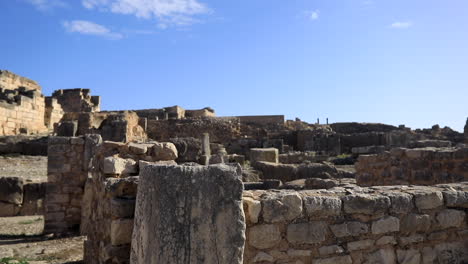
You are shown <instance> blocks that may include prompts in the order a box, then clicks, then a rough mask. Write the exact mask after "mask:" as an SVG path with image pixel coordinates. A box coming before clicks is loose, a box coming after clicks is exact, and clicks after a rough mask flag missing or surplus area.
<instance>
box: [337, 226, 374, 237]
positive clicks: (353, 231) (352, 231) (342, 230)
mask: <svg viewBox="0 0 468 264" xmlns="http://www.w3.org/2000/svg"><path fill="white" fill-rule="evenodd" d="M330 229H331V231H332V233H333V234H334V235H335V236H336V237H338V238H341V237H347V236H359V235H362V234H367V233H368V232H369V226H368V225H367V224H364V223H361V222H347V223H343V224H338V225H331V226H330Z"/></svg>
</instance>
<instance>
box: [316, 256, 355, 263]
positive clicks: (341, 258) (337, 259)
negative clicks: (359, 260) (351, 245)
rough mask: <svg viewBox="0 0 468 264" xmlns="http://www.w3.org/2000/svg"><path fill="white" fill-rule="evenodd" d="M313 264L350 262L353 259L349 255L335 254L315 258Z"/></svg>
mask: <svg viewBox="0 0 468 264" xmlns="http://www.w3.org/2000/svg"><path fill="white" fill-rule="evenodd" d="M313 263H314V264H352V263H353V259H352V258H351V256H349V255H346V256H337V257H331V258H325V259H317V260H314V261H313Z"/></svg>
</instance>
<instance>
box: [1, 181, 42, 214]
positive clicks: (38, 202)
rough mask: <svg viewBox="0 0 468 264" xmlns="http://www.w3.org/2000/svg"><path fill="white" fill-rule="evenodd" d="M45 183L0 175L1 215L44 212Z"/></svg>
mask: <svg viewBox="0 0 468 264" xmlns="http://www.w3.org/2000/svg"><path fill="white" fill-rule="evenodd" d="M45 185H46V184H45V183H43V182H37V183H24V181H23V179H22V178H18V177H0V217H7V216H18V215H41V214H43V200H44V196H45Z"/></svg>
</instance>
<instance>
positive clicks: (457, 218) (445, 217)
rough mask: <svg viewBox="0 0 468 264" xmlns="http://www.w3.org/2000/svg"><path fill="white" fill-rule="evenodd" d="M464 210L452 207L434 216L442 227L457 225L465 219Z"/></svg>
mask: <svg viewBox="0 0 468 264" xmlns="http://www.w3.org/2000/svg"><path fill="white" fill-rule="evenodd" d="M465 215H466V214H465V212H463V211H460V210H454V209H445V210H443V211H441V212H439V213H438V214H437V216H436V219H437V222H438V223H439V225H440V227H441V228H442V229H445V228H450V227H459V226H460V225H461V224H462V223H463V222H464V220H465Z"/></svg>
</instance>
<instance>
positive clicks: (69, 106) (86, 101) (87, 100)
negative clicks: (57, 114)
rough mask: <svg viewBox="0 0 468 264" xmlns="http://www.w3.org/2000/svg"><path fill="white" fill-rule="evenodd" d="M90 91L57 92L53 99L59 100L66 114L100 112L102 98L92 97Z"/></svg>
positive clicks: (67, 90)
mask: <svg viewBox="0 0 468 264" xmlns="http://www.w3.org/2000/svg"><path fill="white" fill-rule="evenodd" d="M90 92H91V91H90V90H89V89H81V88H77V89H64V90H56V91H54V93H53V94H52V97H53V98H55V99H57V101H58V103H59V104H61V105H62V108H63V109H64V111H65V112H99V111H100V108H101V106H100V104H101V97H100V96H91V94H90Z"/></svg>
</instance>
